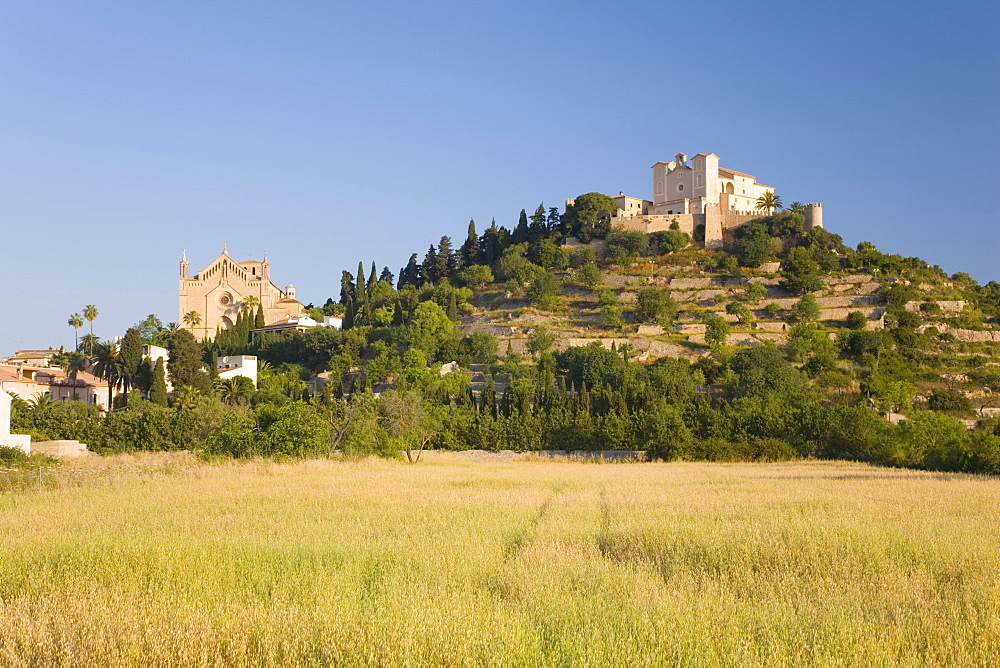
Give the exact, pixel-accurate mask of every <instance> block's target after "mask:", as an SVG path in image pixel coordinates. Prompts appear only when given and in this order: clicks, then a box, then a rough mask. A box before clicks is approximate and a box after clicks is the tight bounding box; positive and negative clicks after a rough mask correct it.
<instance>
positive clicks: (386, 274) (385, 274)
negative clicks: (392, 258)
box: [378, 267, 393, 288]
mask: <svg viewBox="0 0 1000 668" xmlns="http://www.w3.org/2000/svg"><path fill="white" fill-rule="evenodd" d="M392 279H393V275H392V272H391V271H389V267H382V275H381V276H379V277H378V280H379V283H381V282H383V281H385V282H386V283H387V284H388V285H389V287H390V288H391V287H392Z"/></svg>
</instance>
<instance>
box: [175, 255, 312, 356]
mask: <svg viewBox="0 0 1000 668" xmlns="http://www.w3.org/2000/svg"><path fill="white" fill-rule="evenodd" d="M248 297H254V298H256V300H257V303H258V304H260V306H261V307H262V308H263V309H264V322H265V323H267V324H273V323H276V322H283V321H286V320H290V319H294V318H299V317H301V316H304V315H305V314H306V309H305V306H304V305H303V304H302V303H301V302H299V301H298V300H296V299H295V286H294V285H289V286H288V287H286V288H285V289H284V290H281V289H280V288H278V286H276V285H275V284H274V283H272V282H271V263H270V262H268V261H267V253H264V259H263V261H260V262H258V261H257V260H245V261H243V262H237V261H236V260H234V259H233V258H231V257H229V252H228V250H227V249H226V247H225V246H224V247H223V250H222V255H220V256H219V257H217V258H216V259H215V260H214V261H213V262H212V263H211V264H210V265H208V266H207V267H205V268H204V269H202V270H201V271H199V272H198V273H197V274H195V275H194V276H188V261H187V252H186V251H185V253H184V254H183V255H182V256H181V270H180V310H179V313H180V317H179V318H178V320H177V321H178V322H179V323H180V324H181V326H182V327H183V328H184V329H187V330H189V331H190V332H191V333H192V334H194V336H195V338H196V339H198V340H199V341H202V340H204V339H206V338H208V337H211V336H214V335H215V330H216V329H229V328H230V327H232V326H233V325H234V324H235V323H236V316H237V315H239V312H240V309H242V308H244V306H245V305H246V299H247V298H248ZM254 310H256V307H254ZM191 311H194V312H196V313H197V314H198V316H199V317H200V318H201V322H200V323H199V324H197V325H196V324H192V323H188V322H185V321H184V315H185V314H187V313H190V312H191Z"/></svg>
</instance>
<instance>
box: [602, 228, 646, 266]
mask: <svg viewBox="0 0 1000 668" xmlns="http://www.w3.org/2000/svg"><path fill="white" fill-rule="evenodd" d="M647 250H649V235H648V234H646V233H645V232H639V231H637V230H624V229H616V230H612V232H611V234H609V235H608V253H609V254H610V255H611V258H612V259H613V260H614V261H615V262H617V263H618V264H619V265H626V264H628V263H630V262H634V261H635V259H636V258H637V257H639V256H641V255H643V254H644V253H645V252H646V251H647Z"/></svg>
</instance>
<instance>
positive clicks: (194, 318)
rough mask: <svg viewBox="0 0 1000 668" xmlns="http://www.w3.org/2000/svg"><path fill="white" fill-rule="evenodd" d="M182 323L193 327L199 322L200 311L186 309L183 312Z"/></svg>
mask: <svg viewBox="0 0 1000 668" xmlns="http://www.w3.org/2000/svg"><path fill="white" fill-rule="evenodd" d="M184 323H185V324H186V325H188V326H189V327H191V328H192V329H194V328H195V327H197V326H198V325H200V324H201V313H198V312H197V311H188V312H187V313H185V314H184Z"/></svg>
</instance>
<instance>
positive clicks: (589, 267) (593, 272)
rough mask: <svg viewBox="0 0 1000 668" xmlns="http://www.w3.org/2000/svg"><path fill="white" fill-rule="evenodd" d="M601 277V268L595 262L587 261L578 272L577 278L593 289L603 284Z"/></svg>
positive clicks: (582, 283)
mask: <svg viewBox="0 0 1000 668" xmlns="http://www.w3.org/2000/svg"><path fill="white" fill-rule="evenodd" d="M601 278H602V277H601V270H600V269H598V267H597V264H596V263H594V262H587V263H586V264H584V265H583V266H582V267H580V268H579V269H578V270H577V272H576V280H577V281H579V282H580V284H581V285H583V286H585V287H587V288H589V289H591V290H593V289H594V288H596V287H597V286H598V285H600V284H601Z"/></svg>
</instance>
